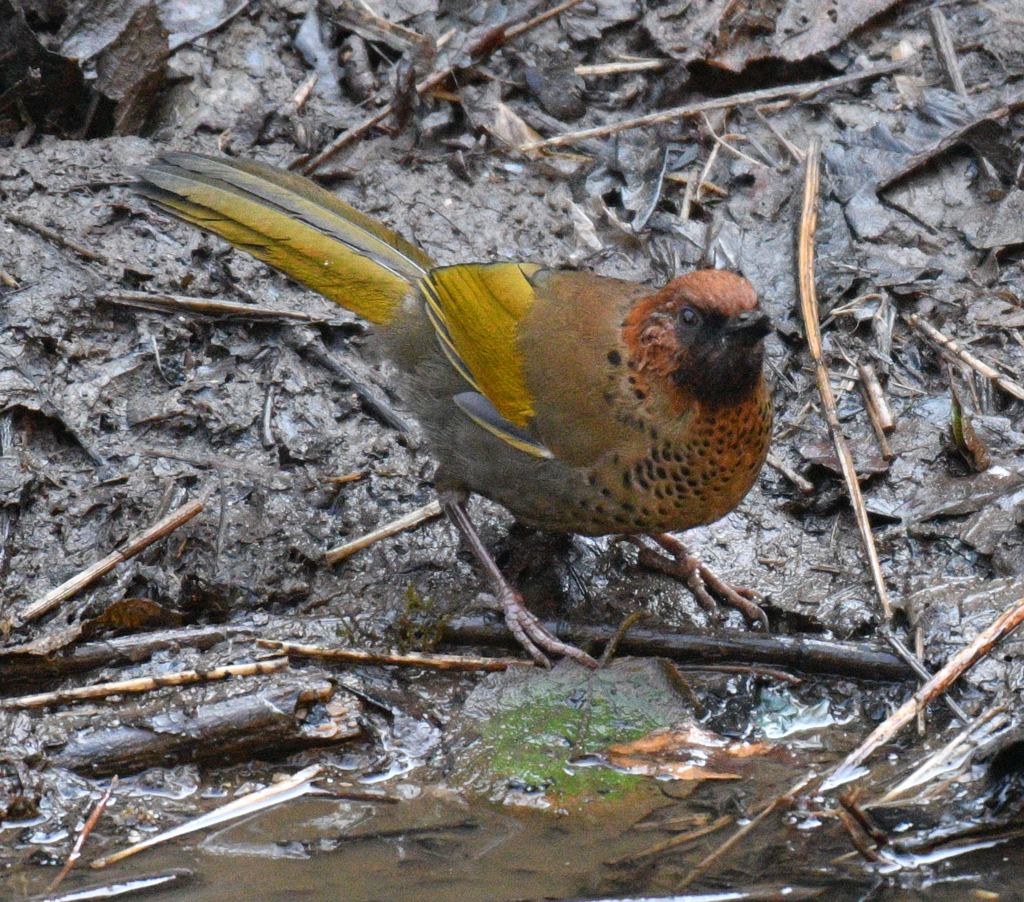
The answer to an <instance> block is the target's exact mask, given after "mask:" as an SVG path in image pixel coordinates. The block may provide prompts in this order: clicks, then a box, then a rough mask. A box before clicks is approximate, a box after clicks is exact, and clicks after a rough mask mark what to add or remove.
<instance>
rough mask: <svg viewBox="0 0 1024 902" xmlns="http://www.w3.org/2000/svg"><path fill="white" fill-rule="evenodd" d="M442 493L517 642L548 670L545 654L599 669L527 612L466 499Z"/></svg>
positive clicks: (445, 506)
mask: <svg viewBox="0 0 1024 902" xmlns="http://www.w3.org/2000/svg"><path fill="white" fill-rule="evenodd" d="M439 494H440V499H441V506H442V507H443V508H444V511H445V513H446V514H447V515H448V519H449V520H451V521H452V523H454V524H455V528H456V529H458V531H459V533H460V534H461V535H462V538H463V539H465V541H466V544H467V545H468V546H469V548H470V550H471V551H472V552H473V554H474V555H475V556H476V559H477V560H478V561H479V562H480V566H481V567H483V569H484V572H485V573H486V574H487V577H488V578H489V579H490V581H491V585H492V586H493V587H494V591H495V594H496V595H497V596H498V599H499V600H500V601H501V607H502V609H503V610H504V612H505V623H507V624H508V628H509V629H510V630H511V631H512V635H513V636H515V637H516V641H517V642H518V643H519V644H520V645H521V646H523V648H525V649H526V650H527V651H528V652H529V653H530V657H531V658H533V660H534V661H536V662H537V663H538V664H541V665H542V666H544V667H550V666H551V661H550V660H549V659H548V657H547V655H546V654H544V652H548V654H552V655H562V656H563V657H566V658H572V659H573V660H574V661H579V663H580V664H583V665H585V666H586V667H597V661H595V660H594V659H593V658H592V657H590V655H588V654H587V653H586V652H585V651H582V650H581V649H579V648H576V646H575V645H569V644H568V643H566V642H563V641H562V640H561V639H559V638H558V637H557V636H556V635H554V634H553V633H552V632H550V631H549V630H547V629H546V628H545V627H544V625H543V624H542V623H541V622H540V621H539V620H538V619H537V618H536V617H535V616H534V615H533V614H531V613H530V612H529V611H528V610H526V607H525V606H524V605H523V600H522V598H520V597H519V593H518V592H516V590H515V589H513V588H512V586H510V585H509V583H508V580H506V579H505V577H504V576H503V575H502V572H501V571H500V570H499V569H498V565H497V564H496V563H495V562H494V558H492V557H491V555H490V552H488V550H487V548H486V547H485V546H484V543H483V540H482V539H481V538H480V534H479V533H478V532H477V531H476V527H475V526H473V522H472V521H471V520H470V519H469V514H468V513H467V512H466V507H465V503H464V501H463V500H462V498H460V497H458V496H457V494H456V493H454V492H445V491H442V492H440V493H439Z"/></svg>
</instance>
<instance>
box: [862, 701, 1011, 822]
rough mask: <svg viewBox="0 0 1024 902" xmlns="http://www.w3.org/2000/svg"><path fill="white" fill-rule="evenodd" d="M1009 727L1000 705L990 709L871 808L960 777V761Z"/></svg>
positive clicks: (1007, 715)
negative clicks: (934, 782)
mask: <svg viewBox="0 0 1024 902" xmlns="http://www.w3.org/2000/svg"><path fill="white" fill-rule="evenodd" d="M1012 724H1013V718H1012V717H1011V716H1010V715H1009V714H1008V713H1007V711H1006V709H1005V708H1004V707H1003V706H1002V705H996V706H994V707H992V708H989V709H988V710H986V711H984V712H983V713H982V714H980V715H978V717H976V718H975V719H974V721H973V722H972V723H971V724H970V725H968V726H967V727H965V728H964V729H963V730H961V731H960V732H959V733H957V735H956V736H955V737H954V738H953V739H951V740H950V741H949V742H947V743H946V744H945V745H944V746H943V747H942V748H940V749H936V751H935V752H933V753H932V754H931V755H929V756H928V757H927V758H926V759H925V760H924V761H922V762H921V764H920V765H918V766H917V767H916V768H915V769H914V771H913V773H911V774H908V775H907V776H906V777H905V778H904V779H903V780H901V781H900V782H899V783H898V784H897V785H896V786H894V787H893V788H892V789H890V790H889V791H888V792H887V793H886V794H885V795H883V796H882V797H881V798H880V799H878V800H877V801H876V802H872V807H875V806H878V805H885V804H887V803H889V802H892V801H893V800H895V799H897V798H899V797H900V796H902V795H905V794H906V793H907V792H909V791H910V790H912V789H916V788H917V787H918V786H922V785H924V784H925V783H929V782H931V781H932V780H935V779H936V778H938V777H940V776H944V775H946V776H952V775H955V774H957V773H959V772H960V767H961V765H962V763H963V761H964V760H965V759H966V757H967V756H968V755H969V754H970V753H971V752H972V751H974V749H976V748H978V746H980V745H982V744H983V743H985V742H988V741H990V740H991V739H992V738H994V737H995V736H996V735H997V734H998V733H999V732H1001V731H1002V730H1004V729H1005V728H1007V727H1010V726H1012Z"/></svg>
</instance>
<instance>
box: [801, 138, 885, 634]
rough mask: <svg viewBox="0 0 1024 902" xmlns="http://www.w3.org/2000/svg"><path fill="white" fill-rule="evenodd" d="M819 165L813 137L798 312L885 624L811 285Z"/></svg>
mask: <svg viewBox="0 0 1024 902" xmlns="http://www.w3.org/2000/svg"><path fill="white" fill-rule="evenodd" d="M820 161H821V140H820V139H819V138H818V137H817V136H815V137H814V138H812V139H811V144H810V147H809V148H808V150H807V172H806V176H805V179H804V204H803V212H802V215H801V218H800V237H799V252H798V262H797V267H798V273H799V279H800V310H801V313H802V314H803V321H804V331H805V334H806V335H807V345H808V348H809V349H810V352H811V357H812V358H813V360H814V373H815V378H816V380H817V383H818V392H819V394H820V395H821V402H822V407H823V412H824V415H825V421H826V422H827V423H828V428H829V432H831V433H832V442H833V444H834V445H835V449H836V454H837V456H838V457H839V463H840V466H841V467H842V471H843V478H844V479H845V480H846V487H847V490H848V491H849V493H850V503H851V504H852V505H853V512H854V515H855V516H856V518H857V527H858V528H859V529H860V535H861V539H862V540H863V542H864V550H865V553H866V554H867V558H868V567H869V569H870V571H871V579H872V581H873V582H874V584H875V591H876V593H877V594H878V599H879V602H880V603H881V606H882V613H883V616H884V617H885V619H886V620H887V621H888V620H890V619H891V618H892V608H891V606H890V605H889V591H888V589H887V588H886V586H885V580H884V579H883V577H882V566H881V564H880V563H879V561H878V551H877V550H876V548H875V541H874V537H873V536H872V535H871V524H870V522H869V521H868V512H867V508H866V507H865V506H864V498H863V496H862V495H861V492H860V483H858V481H857V471H856V469H855V467H854V464H853V457H852V455H851V454H850V449H849V448H848V447H847V444H846V439H845V438H844V437H843V432H842V428H841V427H840V425H839V415H838V413H837V412H836V399H835V395H834V394H833V392H832V384H831V382H829V375H828V368H827V366H826V365H825V359H824V355H823V353H822V347H821V328H820V325H819V322H820V318H819V313H818V297H817V292H816V289H815V285H814V232H815V229H816V228H817V224H818V187H819V182H820Z"/></svg>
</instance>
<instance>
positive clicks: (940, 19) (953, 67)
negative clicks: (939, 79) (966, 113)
mask: <svg viewBox="0 0 1024 902" xmlns="http://www.w3.org/2000/svg"><path fill="white" fill-rule="evenodd" d="M928 30H929V31H930V32H931V34H932V44H934V46H935V53H936V55H937V56H938V58H939V62H941V63H942V68H943V70H944V71H945V73H946V78H948V79H949V83H950V85H952V87H953V90H954V91H956V93H957V94H959V95H960V96H961V97H966V96H967V86H966V85H964V77H963V76H962V75H961V74H960V65H959V63H957V59H956V47H954V46H953V36H952V35H951V34H950V33H949V23H948V22H947V21H946V17H945V16H944V15H943V14H942V10H941V9H939V8H938V7H936V6H933V7H932V8H931V9H930V10H928Z"/></svg>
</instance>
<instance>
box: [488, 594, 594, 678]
mask: <svg viewBox="0 0 1024 902" xmlns="http://www.w3.org/2000/svg"><path fill="white" fill-rule="evenodd" d="M505 590H507V591H502V593H501V606H502V607H503V608H504V610H505V623H506V624H508V628H509V630H511V632H512V635H513V636H515V637H516V641H517V642H518V643H519V644H520V645H521V646H523V648H525V649H526V651H527V652H529V654H530V657H531V658H533V660H534V661H536V662H537V663H538V664H540V665H541V666H542V667H550V666H551V660H550V659H549V658H548V656H547V655H546V654H544V652H547V653H548V654H552V655H561V656H562V657H564V658H572V659H573V660H574V661H577V662H578V663H580V664H582V665H583V666H584V667H597V666H598V664H597V661H595V660H594V659H593V658H592V657H591V656H590V655H588V654H587V653H586V652H585V651H583V650H582V649H580V648H577V647H576V646H575V645H570V644H569V643H568V642H563V641H562V640H561V639H559V638H558V636H556V635H555V634H554V633H552V632H551V631H550V630H549V629H548V628H547V627H545V626H544V624H542V623H541V622H540V620H538V619H537V617H536V616H535V615H533V614H531V613H530V612H529V611H528V610H526V607H525V606H524V605H523V602H522V600H521V599H520V598H519V594H518V593H517V592H516V591H515V590H514V589H513V588H512V587H511V586H510V585H509V584H508V583H505Z"/></svg>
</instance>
